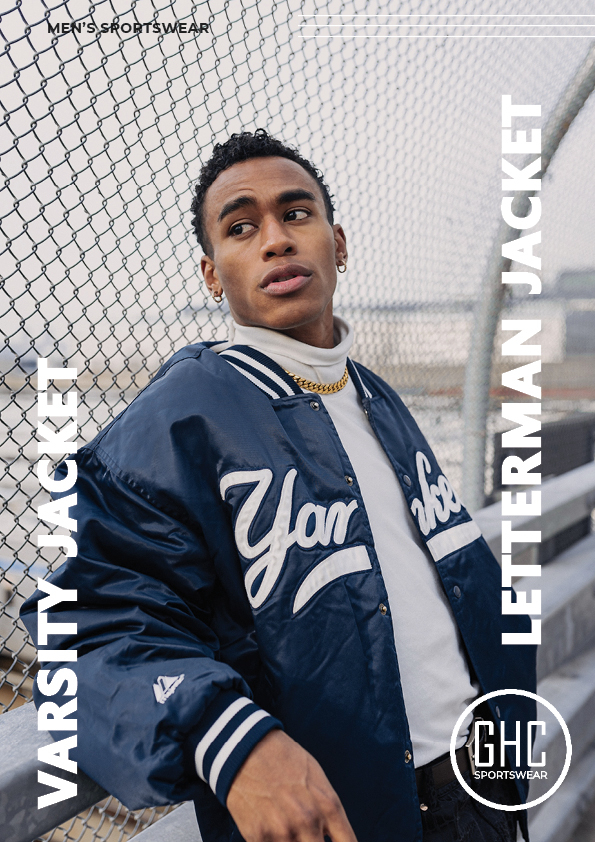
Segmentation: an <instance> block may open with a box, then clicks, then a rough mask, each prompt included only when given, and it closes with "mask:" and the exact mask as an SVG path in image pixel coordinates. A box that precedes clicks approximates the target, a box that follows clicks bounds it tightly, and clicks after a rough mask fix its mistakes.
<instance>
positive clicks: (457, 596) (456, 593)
mask: <svg viewBox="0 0 595 842" xmlns="http://www.w3.org/2000/svg"><path fill="white" fill-rule="evenodd" d="M453 593H454V595H455V596H456V598H457V599H459V598H460V596H461V589H460V588H459V586H458V585H455V586H454V588H453Z"/></svg>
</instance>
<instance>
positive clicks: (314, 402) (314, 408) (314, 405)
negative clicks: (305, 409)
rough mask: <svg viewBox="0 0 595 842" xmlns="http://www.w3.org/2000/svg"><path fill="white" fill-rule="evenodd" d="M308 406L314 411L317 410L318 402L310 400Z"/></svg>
mask: <svg viewBox="0 0 595 842" xmlns="http://www.w3.org/2000/svg"><path fill="white" fill-rule="evenodd" d="M310 406H311V407H312V409H313V410H314V411H315V412H318V410H319V409H320V404H319V403H318V401H310Z"/></svg>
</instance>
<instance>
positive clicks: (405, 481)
mask: <svg viewBox="0 0 595 842" xmlns="http://www.w3.org/2000/svg"><path fill="white" fill-rule="evenodd" d="M403 482H404V483H405V485H411V477H408V476H407V474H405V476H404V477H403Z"/></svg>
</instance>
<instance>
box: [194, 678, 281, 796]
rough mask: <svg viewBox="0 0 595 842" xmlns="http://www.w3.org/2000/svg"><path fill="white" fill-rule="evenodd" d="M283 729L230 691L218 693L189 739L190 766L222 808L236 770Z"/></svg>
mask: <svg viewBox="0 0 595 842" xmlns="http://www.w3.org/2000/svg"><path fill="white" fill-rule="evenodd" d="M273 728H281V729H282V728H283V726H282V724H281V723H280V722H279V720H278V719H275V718H274V717H273V716H271V715H270V714H269V713H267V712H266V711H264V710H262V708H259V707H258V705H255V704H254V702H252V701H251V700H250V699H248V698H247V697H246V696H242V695H240V694H239V693H236V692H235V691H234V690H222V691H221V692H219V693H218V694H217V697H216V698H215V699H214V701H213V702H211V704H210V705H209V707H208V708H207V710H206V711H205V714H204V716H203V717H202V718H201V722H200V728H199V729H197V730H196V731H195V732H194V734H193V735H192V738H191V740H192V743H193V747H194V765H195V768H196V771H197V773H198V777H199V778H201V780H203V781H204V782H205V783H207V784H208V785H209V786H210V787H211V789H212V790H213V792H214V793H215V795H216V796H217V798H218V800H219V801H220V802H221V803H222V804H223V806H225V803H226V800H227V794H228V792H229V789H230V787H231V784H232V782H233V779H234V778H235V776H236V774H237V772H238V771H239V769H240V766H241V765H242V763H243V762H244V760H246V758H247V757H248V755H249V754H250V752H251V751H252V749H253V748H254V746H255V745H256V743H258V742H259V741H260V740H262V738H263V737H264V736H265V735H266V734H268V732H269V731H272V730H273Z"/></svg>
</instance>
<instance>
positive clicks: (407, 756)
mask: <svg viewBox="0 0 595 842" xmlns="http://www.w3.org/2000/svg"><path fill="white" fill-rule="evenodd" d="M410 762H411V752H410V751H409V750H407V751H406V752H405V763H410Z"/></svg>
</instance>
